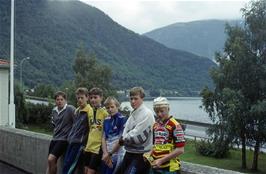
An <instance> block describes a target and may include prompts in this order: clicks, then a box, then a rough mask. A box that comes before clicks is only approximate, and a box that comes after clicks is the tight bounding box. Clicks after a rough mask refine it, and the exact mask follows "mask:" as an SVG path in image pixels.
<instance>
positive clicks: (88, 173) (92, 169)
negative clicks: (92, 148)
mask: <svg viewBox="0 0 266 174" xmlns="http://www.w3.org/2000/svg"><path fill="white" fill-rule="evenodd" d="M101 157H102V155H101V154H95V153H92V152H85V154H84V163H85V174H96V172H97V171H98V169H99V167H100V166H101V162H102V160H101Z"/></svg>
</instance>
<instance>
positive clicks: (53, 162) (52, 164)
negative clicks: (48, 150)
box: [46, 154, 57, 174]
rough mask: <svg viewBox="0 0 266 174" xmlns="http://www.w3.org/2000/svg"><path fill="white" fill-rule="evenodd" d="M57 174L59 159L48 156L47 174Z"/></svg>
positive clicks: (51, 155)
mask: <svg viewBox="0 0 266 174" xmlns="http://www.w3.org/2000/svg"><path fill="white" fill-rule="evenodd" d="M56 172H57V157H56V156H54V155H53V154H49V156H48V167H47V171H46V174H56Z"/></svg>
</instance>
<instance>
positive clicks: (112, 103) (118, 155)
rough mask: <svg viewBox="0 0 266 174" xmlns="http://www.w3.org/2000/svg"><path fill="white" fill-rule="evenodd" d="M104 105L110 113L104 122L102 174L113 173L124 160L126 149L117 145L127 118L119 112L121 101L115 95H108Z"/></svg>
mask: <svg viewBox="0 0 266 174" xmlns="http://www.w3.org/2000/svg"><path fill="white" fill-rule="evenodd" d="M104 105H105V107H106V109H107V111H108V113H109V114H110V115H109V116H108V117H107V118H106V119H105V120H104V122H103V129H104V130H103V138H102V150H103V156H102V160H103V163H102V171H101V173H102V174H112V173H114V172H115V171H116V169H117V168H118V167H119V165H120V164H121V162H122V159H123V156H124V153H125V150H124V148H123V147H120V146H117V144H118V143H117V142H118V141H119V139H120V137H121V136H122V134H123V130H124V126H125V123H126V120H127V118H126V117H125V116H123V115H122V114H121V113H120V112H118V108H119V106H120V104H119V102H118V101H117V100H116V98H114V97H108V98H107V99H106V100H105V102H104Z"/></svg>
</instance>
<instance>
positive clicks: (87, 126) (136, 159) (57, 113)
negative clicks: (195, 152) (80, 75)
mask: <svg viewBox="0 0 266 174" xmlns="http://www.w3.org/2000/svg"><path fill="white" fill-rule="evenodd" d="M129 96H130V104H131V106H132V108H133V111H132V112H131V114H130V116H129V117H128V119H127V117H125V116H123V115H122V114H121V113H119V111H118V109H119V106H120V104H119V102H118V101H117V100H116V98H114V97H108V98H107V99H106V100H105V102H104V106H105V107H103V105H102V100H103V92H102V90H101V89H99V88H93V89H91V90H90V91H89V92H88V90H87V89H86V88H78V89H77V91H76V98H77V103H78V108H77V109H75V108H74V107H73V106H71V105H67V104H66V96H65V94H64V93H63V92H57V93H56V95H55V102H56V107H55V108H54V109H53V111H52V118H53V119H52V120H53V123H54V125H55V128H54V135H53V139H52V141H51V143H50V147H49V155H48V168H47V174H52V173H56V172H57V167H56V166H57V160H58V158H59V157H60V156H62V155H63V154H64V153H65V157H64V163H63V171H62V173H63V174H72V173H74V172H75V170H76V168H77V167H78V166H80V165H81V162H82V165H84V166H85V167H84V169H83V170H81V171H79V172H78V173H85V174H95V173H96V172H99V173H102V174H113V173H114V174H148V173H150V172H151V171H152V173H154V174H157V173H162V174H163V173H166V174H176V173H179V172H180V161H179V158H178V156H179V155H181V154H182V153H184V145H185V140H184V132H183V130H182V127H181V125H180V124H179V123H178V122H177V121H176V120H175V119H174V118H173V117H172V116H170V115H169V103H168V100H167V99H166V98H164V97H158V98H156V99H154V103H153V107H154V112H155V116H154V114H153V112H152V111H151V110H150V109H148V108H147V107H146V106H145V104H144V103H143V101H144V97H145V93H144V90H143V88H142V87H134V88H132V89H131V90H130V93H129ZM88 101H89V103H88ZM155 120H156V121H155ZM150 169H152V170H150Z"/></svg>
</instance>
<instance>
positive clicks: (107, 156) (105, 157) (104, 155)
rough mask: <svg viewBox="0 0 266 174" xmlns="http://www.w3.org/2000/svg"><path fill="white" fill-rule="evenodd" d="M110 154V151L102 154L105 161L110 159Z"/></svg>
mask: <svg viewBox="0 0 266 174" xmlns="http://www.w3.org/2000/svg"><path fill="white" fill-rule="evenodd" d="M109 157H110V156H109V154H108V153H103V156H102V160H103V161H104V162H107V161H108V160H109Z"/></svg>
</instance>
